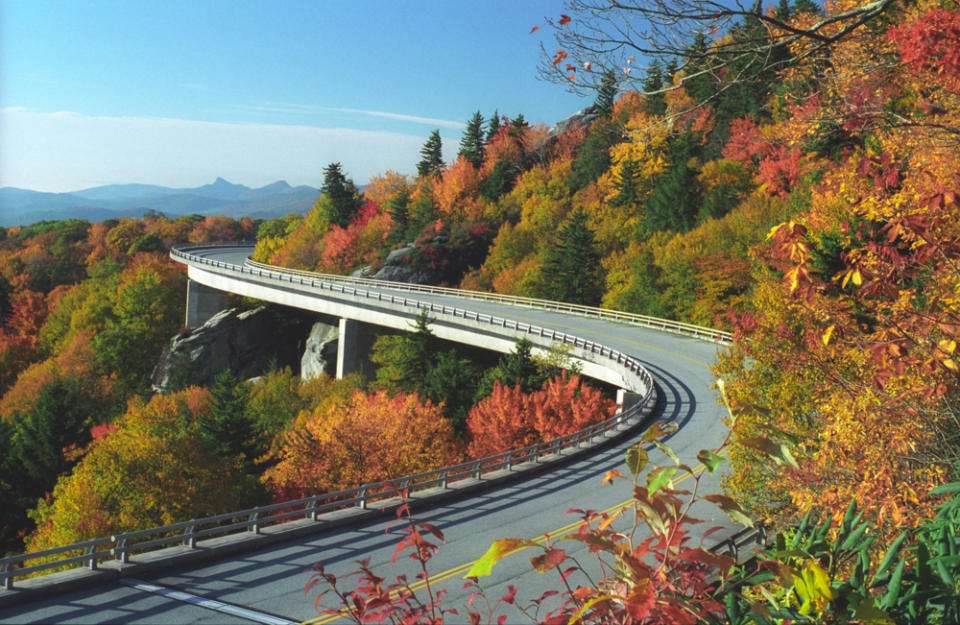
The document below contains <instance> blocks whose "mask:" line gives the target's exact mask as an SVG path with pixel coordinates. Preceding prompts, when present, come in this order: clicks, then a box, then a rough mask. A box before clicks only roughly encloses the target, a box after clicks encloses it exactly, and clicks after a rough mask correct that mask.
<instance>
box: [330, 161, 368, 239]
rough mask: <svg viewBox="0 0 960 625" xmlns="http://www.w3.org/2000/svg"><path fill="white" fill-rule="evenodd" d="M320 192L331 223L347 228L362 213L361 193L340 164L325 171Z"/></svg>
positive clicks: (335, 164)
mask: <svg viewBox="0 0 960 625" xmlns="http://www.w3.org/2000/svg"><path fill="white" fill-rule="evenodd" d="M320 192H321V193H322V194H323V196H322V197H321V202H323V203H324V205H325V207H326V213H327V219H328V221H329V223H331V224H334V225H337V226H340V227H341V228H346V227H347V226H349V225H350V222H351V221H353V219H354V218H355V217H356V216H357V213H359V212H360V206H361V201H360V193H359V192H358V191H357V187H356V186H355V185H354V184H353V181H352V180H350V179H349V178H347V177H346V176H344V175H343V170H342V166H341V165H340V163H330V164H329V165H327V167H326V169H324V170H323V186H322V187H321V188H320Z"/></svg>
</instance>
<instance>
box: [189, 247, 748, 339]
mask: <svg viewBox="0 0 960 625" xmlns="http://www.w3.org/2000/svg"><path fill="white" fill-rule="evenodd" d="M210 247H236V248H246V247H252V245H250V244H237V243H190V244H181V245H177V246H174V248H173V249H171V250H170V256H171V257H173V258H181V259H183V260H193V261H195V260H196V259H197V258H198V257H196V256H192V255H191V254H189V250H191V249H202V248H210ZM205 260H208V259H205ZM246 266H247V267H251V268H256V269H260V270H262V271H267V272H272V273H283V274H289V275H293V276H303V277H306V278H312V279H320V280H324V281H326V282H339V283H346V284H354V285H358V286H369V287H377V288H382V289H391V290H393V291H408V292H411V293H430V294H434V295H451V296H455V297H460V298H466V299H475V300H481V301H486V302H496V303H501V304H510V305H513V306H521V307H524V308H536V309H540V310H554V311H558V312H564V313H568V314H574V315H579V316H582V317H593V318H596V319H603V320H605V321H614V322H617V323H625V324H628V325H635V326H642V327H645V328H652V329H654V330H661V331H663V332H670V333H672V334H680V335H682V336H689V337H693V338H697V339H700V340H703V341H709V342H713V343H720V344H729V343H732V342H733V334H731V333H730V332H725V331H723V330H715V329H713V328H707V327H704V326H698V325H695V324H692V323H683V322H681V321H673V320H671V319H661V318H659V317H650V316H648V315H638V314H636V313H628V312H622V311H619V310H611V309H609V308H597V307H595V306H583V305H581V304H568V303H566V302H555V301H553V300H546V299H537V298H533V297H521V296H519V295H502V294H500V293H487V292H485V291H470V290H466V289H453V288H449V287H442V286H429V285H422V284H409V283H405V282H391V281H389V280H374V279H372V278H357V277H353V276H339V275H335V274H325V273H315V272H311V271H301V270H299V269H287V268H285V267H276V266H274V265H268V264H265V263H260V262H257V261H254V260H247V262H246Z"/></svg>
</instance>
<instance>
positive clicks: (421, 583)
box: [301, 317, 710, 625]
mask: <svg viewBox="0 0 960 625" xmlns="http://www.w3.org/2000/svg"><path fill="white" fill-rule="evenodd" d="M518 319H524V318H522V317H518ZM525 320H526V321H530V322H531V323H532V321H533V320H530V319H525ZM553 325H556V326H558V327H561V328H565V329H568V330H577V328H574V327H573V326H566V325H563V324H553ZM593 334H596V335H599V336H604V337H606V338H612V339H616V340H620V341H625V342H627V343H632V344H634V345H638V346H641V347H646V348H648V349H652V350H656V351H660V352H664V353H667V354H671V355H673V356H676V357H678V358H682V359H684V360H688V361H690V362H693V363H696V364H698V365H701V366H702V367H705V368H707V369H709V368H710V365H708V364H707V363H705V362H703V361H702V360H697V359H695V358H691V357H689V356H684V355H683V354H679V353H677V352H674V351H671V350H668V349H664V348H662V347H656V346H654V345H649V344H647V343H641V342H640V341H634V340H631V339H627V338H623V337H620V336H616V337H615V336H612V335H609V334H604V333H603V332H595V331H594V332H593ZM703 469H704V466H703V465H702V464H698V465H697V466H696V467H694V472H695V473H700V472H701V471H703ZM690 476H691V474H690V473H685V474H684V475H682V476H680V477H678V478H677V479H676V480H673V482H674V484H676V483H679V482H682V481H684V480H685V479H687V478H689V477H690ZM632 503H633V499H628V500H627V501H623V502H620V503H618V504H616V505H613V506H610V507H609V508H607V509H606V510H603V511H602V514H608V515H610V514H619V513H620V511H622V510H623V509H624V508H626V507H628V506H630V505H631V504H632ZM581 525H583V521H582V520H580V521H575V522H573V523H568V524H567V525H564V526H563V527H560V528H557V529H555V530H553V531H550V532H547V533H546V534H541V535H540V536H538V537H537V538H534V539H533V542H536V543H537V544H542V543H544V542H546V541H547V540H552V539H555V538H557V537H558V536H562V535H564V534H566V533H568V532H570V531H572V530H573V529H574V528H577V527H580V526H581ZM524 549H526V547H520V548H519V549H517V550H516V551H522V550H524ZM516 551H514V552H511V553H516ZM475 562H476V560H472V561H470V562H466V563H464V564H461V565H459V566H455V567H454V568H452V569H449V570H447V571H444V572H443V573H439V574H437V575H431V576H430V578H429V581H430V583H431V584H433V583H439V582H443V581H446V580H448V579H450V578H452V577H456V576H458V575H464V574H465V573H466V572H467V571H469V570H470V568H471V567H473V565H474V563H475ZM426 585H427V581H426V580H422V579H421V580H418V581H416V582H414V583H412V584H410V585H409V586H408V587H407V588H408V589H409V590H411V591H417V590H421V589H423V588H424V587H425V586H426ZM396 595H397V592H396V591H394V592H393V593H391V597H395V596H396ZM348 613H349V609H342V610H341V611H340V613H338V614H328V615H325V616H320V617H316V618H313V619H310V620H307V621H303V622H302V623H301V625H322V624H324V623H332V622H333V621H336V620H338V619H340V618H343V617H344V616H346V615H347V614H348Z"/></svg>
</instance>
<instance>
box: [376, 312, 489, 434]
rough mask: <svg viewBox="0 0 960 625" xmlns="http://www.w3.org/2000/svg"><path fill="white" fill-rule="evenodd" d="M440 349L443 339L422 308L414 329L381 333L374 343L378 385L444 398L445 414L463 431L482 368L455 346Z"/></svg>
mask: <svg viewBox="0 0 960 625" xmlns="http://www.w3.org/2000/svg"><path fill="white" fill-rule="evenodd" d="M440 350H441V343H440V341H439V340H438V339H437V338H436V337H435V336H434V335H433V332H431V331H430V317H429V316H428V314H427V312H426V311H422V312H421V313H420V314H419V315H418V316H417V320H416V325H415V327H414V329H413V331H412V332H408V333H405V334H397V335H390V336H382V337H380V338H379V339H377V341H376V342H375V343H374V346H373V353H372V354H371V355H370V360H372V361H373V362H374V363H375V364H377V365H379V367H378V369H377V379H376V386H378V387H380V388H382V389H384V390H386V391H388V392H393V393H396V392H399V391H403V392H404V393H413V392H416V393H418V394H419V395H420V396H421V397H426V398H429V399H430V400H431V401H433V402H434V403H437V404H439V403H441V402H443V404H444V408H443V414H444V416H446V417H447V418H448V419H449V420H450V422H451V424H452V425H453V426H454V429H456V430H457V431H458V432H462V431H463V428H464V424H465V422H466V417H467V412H469V410H470V408H471V407H472V406H473V395H474V393H475V392H476V388H477V380H478V379H479V378H480V372H479V370H478V369H477V367H476V365H474V364H473V362H472V361H471V360H470V359H468V358H464V357H462V356H461V355H460V354H459V353H458V352H457V350H456V349H448V350H445V351H440Z"/></svg>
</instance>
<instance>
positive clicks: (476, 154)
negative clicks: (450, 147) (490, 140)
mask: <svg viewBox="0 0 960 625" xmlns="http://www.w3.org/2000/svg"><path fill="white" fill-rule="evenodd" d="M484 150H485V146H484V142H483V115H481V114H480V111H477V112H476V113H474V114H473V117H471V118H470V121H469V122H467V127H466V128H464V130H463V137H462V138H461V139H460V151H459V152H458V153H457V157H461V156H462V157H464V158H466V159H467V160H468V161H470V162H471V163H473V166H474V167H480V165H481V164H483V153H484Z"/></svg>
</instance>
